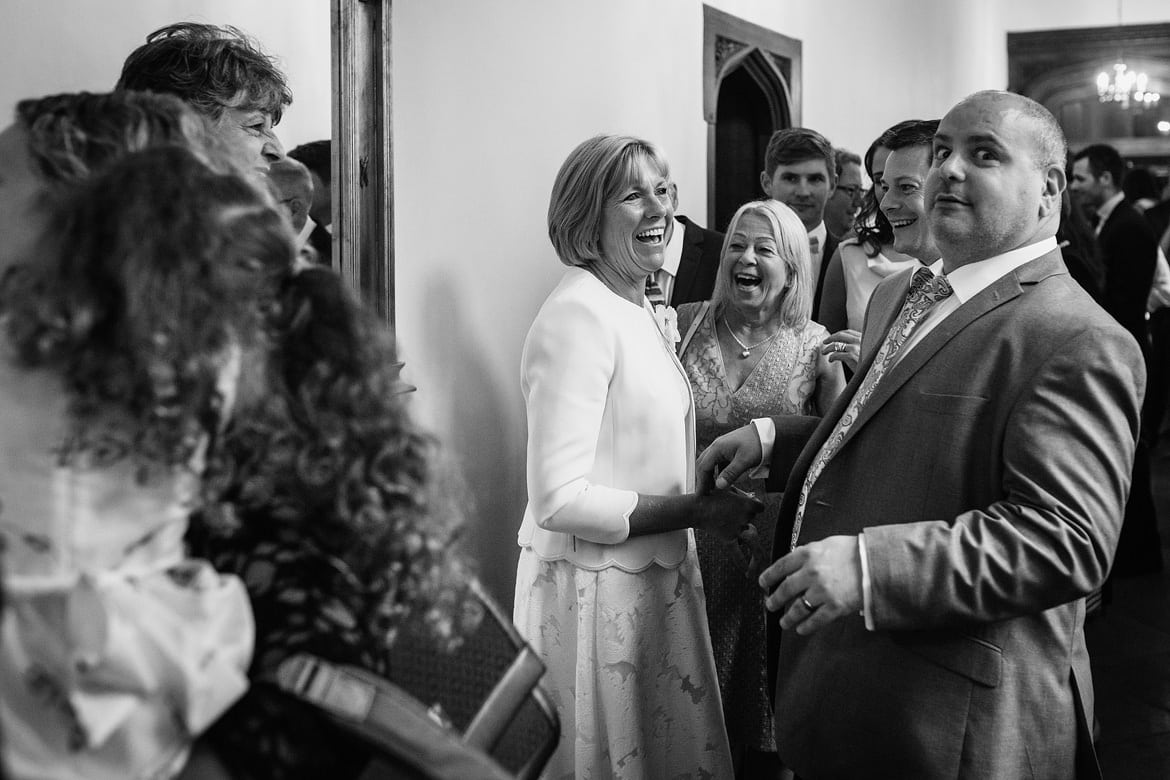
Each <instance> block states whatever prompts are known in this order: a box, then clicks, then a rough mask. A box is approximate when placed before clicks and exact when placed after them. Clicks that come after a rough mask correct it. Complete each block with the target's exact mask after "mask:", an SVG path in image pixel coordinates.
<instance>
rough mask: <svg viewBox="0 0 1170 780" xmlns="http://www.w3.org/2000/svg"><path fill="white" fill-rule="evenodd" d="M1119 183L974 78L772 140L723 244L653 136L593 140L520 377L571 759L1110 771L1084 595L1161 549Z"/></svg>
mask: <svg viewBox="0 0 1170 780" xmlns="http://www.w3.org/2000/svg"><path fill="white" fill-rule="evenodd" d="M1106 150H1107V151H1106ZM862 167H864V170H865V171H866V173H867V174H868V175H869V177H870V178H871V180H872V182H873V186H872V188H871V189H870V190H868V191H865V192H862V191H861V188H860V182H861V179H860V170H861V169H862ZM1122 170H1123V168H1122V164H1121V160H1120V157H1118V156H1117V154H1116V152H1115V151H1113V150H1111V149H1108V147H1100V146H1090V147H1088V148H1087V149H1084V150H1079V151H1077V152H1076V153H1075V154H1074V153H1070V150H1069V149H1068V148H1067V144H1066V142H1065V139H1064V135H1063V132H1062V131H1061V129H1060V127H1059V125H1058V124H1057V122H1056V120H1055V119H1054V118H1053V116H1052V115H1051V114H1050V113H1049V112H1048V111H1047V110H1046V109H1044V108H1043V107H1042V106H1040V105H1039V104H1037V103H1035V102H1034V101H1032V100H1030V99H1028V98H1025V97H1022V96H1019V95H1014V94H1010V93H1006V92H994V91H989V92H980V93H976V94H974V95H971V96H970V97H968V98H966V99H964V100H962V101H960V102H959V103H958V104H957V105H956V106H954V107H953V108H952V109H951V110H950V111H949V112H948V113H947V114H946V116H944V117H943V118H942V119H941V120H907V121H904V122H900V123H898V124H896V125H894V126H893V127H890V128H889V129H887V130H885V131H884V132H882V133H881V134H880V135H878V137H877V138H875V139H874V141H873V143H872V144H871V146H870V148H869V149H868V150H867V152H866V154H865V156H864V159H862V158H859V157H857V156H856V155H852V154H849V153H848V152H844V151H842V150H834V149H833V147H832V146H831V144H830V142H829V141H828V140H827V139H826V138H824V136H822V135H821V134H820V133H817V132H815V131H813V130H810V129H807V128H791V129H785V130H780V131H777V132H776V133H775V134H774V135H773V136H772V137H771V139H770V142H769V143H768V146H767V150H766V154H765V169H764V170H763V171H762V172H761V174H760V185H761V188H762V190H763V195H764V196H765V197H764V199H762V200H758V201H752V202H749V203H746V204H743V205H742V206H741V207H740V208H739V209H738V210H737V211H736V212H735V215H734V216H733V217H732V219H731V221H730V223H729V224H728V225H727V226H725V234H724V235H723V236H722V237H720V236H719V235H718V234H712V233H711V231H709V230H702V229H700V228H698V227H697V226H694V225H693V223H691V222H690V221H689V220H688V221H687V222H685V223H683V222H682V220H681V219H680V218H678V217H677V216H675V214H674V210H675V209H676V208H677V204H678V197H677V188H676V185H675V183H674V182H673V180H672V179H671V176H670V171H669V167H668V164H667V162H666V160H665V159H664V158H663V154H662V152H661V150H659V149H658V148H657V147H656V146H655V145H654V144H652V143H650V142H648V141H646V140H643V139H638V138H632V137H626V136H614V135H609V136H597V137H594V138H591V139H589V140H587V141H585V142H584V143H582V144H581V145H580V146H578V147H577V148H576V149H574V150H573V151H572V152H571V153H570V154H569V157H568V159H566V161H565V163H564V164H563V166H562V167H561V170H560V171H559V173H558V174H557V176H556V179H555V182H554V184H553V193H552V198H551V201H550V205H549V211H548V232H549V237H550V239H551V242H552V245H553V248H554V250H555V252H556V255H557V257H558V259H559V260H560V261H561V263H563V264H564V265H566V266H568V269H567V270H566V271H565V273H564V276H563V277H562V279H561V281H560V283H559V284H558V285H557V286H556V288H555V289H554V290H553V292H552V293H551V294H550V295H549V297H548V299H547V300H546V301H545V302H544V305H543V306H542V307H541V309H540V311H539V313H538V314H537V316H536V320H535V322H534V323H533V325H532V328H531V330H530V331H529V334H528V338H527V340H526V342H525V345H524V350H523V357H522V367H521V387H522V390H523V393H524V398H525V401H526V406H527V413H528V429H529V438H528V453H527V454H528V458H527V469H528V472H527V476H528V491H529V503H528V507H527V509H526V511H525V516H524V521H523V524H522V526H521V529H520V534H519V538H518V541H519V545H520V547H521V552H520V563H519V567H518V571H517V580H516V598H515V614H514V619H515V622H516V624H517V626H518V627H519V628H520V630H521V632H522V633H523V634H524V636H526V637H527V639H528V640H529V641H530V642H531V643H532V644H533V646H534V647H535V648H536V649H537V651H538V652H539V653H540V654H541V656H542V657H543V658H544V660H545V662H546V663H547V664H548V668H549V673H548V674H547V675H546V677H545V685H546V686H547V687H548V689H549V691H550V693H551V695H552V698H553V700H554V702H555V703H556V706H557V711H558V713H559V715H560V717H561V722H562V726H563V730H562V733H561V743H560V745H559V748H558V751H557V752H556V754H555V755H554V757H553V760H552V763H551V764H550V767H549V768H548V771H547V774H546V776H548V777H556V778H563V777H597V776H602V777H611V776H612V777H630V778H636V777H677V776H703V777H743V778H757V777H784V776H791V774H790V773H795V776H796V777H800V778H819V777H1037V778H1068V777H1074V776H1075V777H1093V776H1099V770H1098V769H1097V763H1096V758H1095V753H1094V747H1093V733H1092V729H1093V722H1094V719H1093V691H1092V680H1091V677H1090V674H1089V664H1088V652H1087V649H1086V646H1085V637H1084V628H1083V626H1084V620H1085V617H1086V609H1087V607H1086V604H1087V600H1088V599H1089V598H1096V599H1098V600H1099V598H1100V596H1101V593H1102V590H1103V589H1104V590H1106V591H1107V590H1108V587H1107V586H1108V580H1107V578H1108V576H1109V575H1110V573H1111V570H1112V571H1113V572H1115V573H1135V572H1136V571H1146V570H1149V569H1150V568H1159V567H1160V566H1161V561H1160V559H1159V558H1158V557H1157V556H1158V548H1159V545H1158V543H1157V538H1156V530H1153V529H1154V526H1153V513H1152V504H1149V473H1148V469H1149V465H1148V460H1143V450H1144V449H1147V448H1148V446H1150V445H1151V444H1152V443H1153V442H1154V441H1155V440H1156V433H1157V430H1158V426H1159V423H1158V422H1150V420H1149V417H1150V414H1151V413H1150V412H1149V406H1150V404H1149V403H1147V404H1146V406H1145V408H1144V409H1143V403H1142V399H1143V397H1144V394H1145V386H1146V375H1147V371H1149V372H1150V375H1151V376H1153V375H1154V374H1155V373H1156V371H1157V368H1156V353H1157V347H1156V341H1155V342H1151V335H1150V332H1149V327H1148V325H1147V322H1148V321H1147V304H1148V306H1149V308H1150V309H1151V310H1153V309H1156V308H1157V307H1158V306H1160V304H1157V303H1156V302H1157V301H1159V300H1161V299H1160V298H1158V287H1157V285H1156V284H1155V283H1154V269H1155V263H1156V262H1157V263H1163V262H1164V258H1162V257H1161V256H1160V255H1158V254H1157V252H1156V251H1155V250H1156V243H1157V242H1156V241H1155V240H1154V239H1153V236H1154V231H1153V230H1152V229H1151V228H1150V227H1149V226H1147V225H1146V224H1145V223H1144V222H1142V223H1141V224H1139V221H1140V220H1141V217H1140V216H1138V212H1137V211H1136V210H1134V209H1133V208H1132V207H1131V206H1130V205H1129V201H1128V200H1126V199H1124V196H1123V195H1122V194H1120V193H1121V189H1120V182H1121V181H1122V178H1123V173H1122ZM1113 183H1116V185H1115V186H1114V185H1113ZM838 190H840V191H838ZM1070 195H1071V197H1070ZM1149 210H1150V209H1149V208H1147V211H1149ZM1122 215H1125V216H1124V217H1123V216H1122ZM1095 216H1099V217H1100V222H1101V224H1102V226H1101V227H1098V228H1096V234H1094V228H1093V227H1092V225H1093V224H1095V223H1096V220H1093V219H1092V218H1093V217H1095ZM1122 219H1124V220H1125V222H1124V225H1125V226H1124V227H1120V224H1121V223H1120V221H1121V220H1122ZM683 224H685V228H686V229H685V233H684V231H683V230H680V225H683ZM721 227H722V226H721ZM1162 230H1163V231H1165V226H1164V225H1163V226H1162ZM1114 231H1123V232H1124V233H1125V235H1126V239H1125V241H1127V242H1128V243H1127V244H1125V245H1124V246H1122V247H1121V248H1118V247H1117V245H1116V244H1115V241H1116V239H1114V238H1113V233H1114ZM699 240H701V241H702V243H703V246H700V245H699V244H698V241H699ZM715 246H718V247H719V250H718V253H717V254H716V252H715V251H714V247H715ZM688 256H689V258H690V260H689V262H688V260H687V258H688ZM700 258H705V259H703V260H700ZM697 263H706V265H707V269H708V270H707V271H702V270H697V267H696V264H697ZM684 273H685V279H686V281H685V284H680V280H681V279H682V278H683V274H684ZM696 280H703V281H704V282H705V285H704V286H702V287H698V288H697V287H696V284H695V281H696ZM680 293H681V294H680ZM1155 338H1156V335H1155ZM1163 349H1164V348H1163ZM847 382H848V383H847ZM1160 392H1161V394H1162V395H1163V396H1164V395H1165V388H1164V387H1163V388H1162V390H1161V391H1160ZM1145 397H1147V398H1148V396H1145ZM1139 434H1140V435H1139ZM696 457H697V458H698V461H697V465H693V464H695V461H694V459H695V458H696ZM1143 480H1144V481H1143ZM1151 533H1153V534H1155V535H1154V536H1153V537H1151V535H1150V534H1151ZM1127 549H1129V550H1131V552H1130V556H1138V555H1141V556H1145V559H1144V560H1137V561H1136V562H1134V561H1132V560H1131V559H1128V558H1127V557H1126V550H1127ZM1115 555H1116V559H1117V563H1116V566H1115V565H1114V558H1115ZM769 564H770V565H769ZM704 613H705V614H704ZM786 773H789V774H787V775H786Z"/></svg>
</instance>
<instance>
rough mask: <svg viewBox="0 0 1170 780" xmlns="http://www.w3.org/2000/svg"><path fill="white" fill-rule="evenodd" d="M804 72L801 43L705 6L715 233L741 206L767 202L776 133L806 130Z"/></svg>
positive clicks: (710, 213) (710, 216) (710, 209)
mask: <svg viewBox="0 0 1170 780" xmlns="http://www.w3.org/2000/svg"><path fill="white" fill-rule="evenodd" d="M800 69H801V43H800V41H798V40H796V39H795V38H789V37H787V36H785V35H781V34H780V33H778V32H774V31H772V30H769V29H767V28H766V27H760V26H759V25H756V24H752V23H751V22H747V21H745V20H743V19H740V18H738V17H735V16H731V15H730V14H727V13H724V12H722V11H719V10H716V9H714V8H711V7H710V6H703V118H704V119H705V120H706V122H707V224H708V225H709V226H710V227H712V228H713V229H716V230H722V229H723V228H725V227H726V221H727V220H728V219H729V218H730V216H731V214H732V213H733V212H734V210H735V208H736V207H737V206H738V205H739V204H741V203H743V202H744V201H746V200H749V199H751V198H753V197H758V196H759V195H760V194H761V193H760V189H759V174H760V171H762V170H763V158H764V150H765V148H766V147H767V144H768V139H769V138H770V137H771V135H772V133H773V132H775V131H776V130H779V129H781V128H785V127H792V126H793V125H799V124H800V113H801V109H800V107H801V93H800V73H801V70H800ZM728 209H730V211H729V210H728Z"/></svg>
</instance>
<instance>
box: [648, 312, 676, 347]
mask: <svg viewBox="0 0 1170 780" xmlns="http://www.w3.org/2000/svg"><path fill="white" fill-rule="evenodd" d="M654 324H655V325H657V326H658V332H659V333H661V334H662V338H664V339H666V346H668V347H670V348H671V349H674V346H675V344H678V343H679V342H680V341H682V334H681V333H679V332H678V312H676V311H675V310H674V307H673V306H664V305H662V304H661V303H660V304H658V305H657V306H655V307H654Z"/></svg>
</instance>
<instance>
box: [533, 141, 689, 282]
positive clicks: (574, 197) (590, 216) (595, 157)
mask: <svg viewBox="0 0 1170 780" xmlns="http://www.w3.org/2000/svg"><path fill="white" fill-rule="evenodd" d="M643 161H646V162H649V163H650V165H651V167H653V168H654V169H656V170H657V171H658V174H659V175H660V176H662V177H663V178H665V179H667V180H668V181H669V179H670V166H668V165H667V164H666V158H665V157H664V156H663V155H662V152H661V150H659V148H658V147H657V146H655V145H654V144H652V143H650V142H649V141H645V140H643V139H641V138H634V137H633V136H628V135H595V136H593V137H592V138H590V139H589V140H587V141H585V142H583V143H582V144H581V145H579V146H578V147H577V148H576V149H574V150H573V151H572V152H570V153H569V156H568V158H567V159H566V160H565V162H564V164H562V165H561V169H560V170H559V171H557V178H556V181H554V182H553V188H552V196H551V197H550V198H549V204H548V237H549V240H550V241H552V245H553V249H555V250H556V253H557V257H559V258H560V259H561V262H562V263H564V264H565V265H576V266H585V265H590V264H591V263H594V262H596V261H597V260H598V259H599V258H600V257H601V219H602V216H603V215H604V213H605V206H606V203H608V202H609V201H610V200H611V199H612V198H614V197H615V196H616V195H617V193H618V191H619V190H620V189H623V188H624V187H626V186H627V185H629V184H630V183H631V182H633V181H634V180H635V173H636V171H637V169H638V165H639V164H640V163H642V162H643ZM670 190H671V199H672V200H673V199H674V192H675V190H674V187H673V186H672V187H671V188H670Z"/></svg>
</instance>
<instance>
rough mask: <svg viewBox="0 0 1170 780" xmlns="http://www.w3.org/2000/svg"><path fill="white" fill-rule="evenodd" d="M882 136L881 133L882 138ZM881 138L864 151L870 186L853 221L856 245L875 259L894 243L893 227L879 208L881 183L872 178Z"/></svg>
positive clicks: (866, 172) (881, 144) (866, 173)
mask: <svg viewBox="0 0 1170 780" xmlns="http://www.w3.org/2000/svg"><path fill="white" fill-rule="evenodd" d="M884 135H885V134H884V133H883V134H882V136H884ZM882 136H878V137H877V138H876V139H874V142H873V143H871V144H870V145H869V148H868V149H866V150H865V160H864V161H865V175H866V176H868V177H869V180H870V182H871V184H870V187H869V189H868V190H866V192H865V196H864V197H863V198H862V199H861V208H860V209H859V210H858V212H857V216H856V217H854V219H853V232H854V233H856V234H857V243H858V244H860V245H861V248H862V249H863V250H865V254H866V256H868V257H877V256H878V253H879V252H881V251H882V247H883V246H886V245H888V244H892V243H893V242H894V227H893V225H891V224H890V221H889V220H888V219H886V215H885V214H883V213H882V210H881V208H880V206H881V202H882V201H881V197H880V196H879V195H878V191H879V189H880V188H881V182H880V181H876V180H875V179H874V177H873V158H874V155H875V154H877V150H878V147H879V146H884V144H883V143H882Z"/></svg>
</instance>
